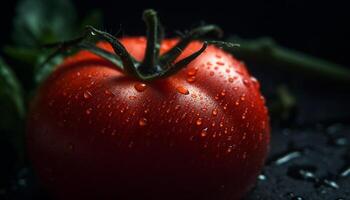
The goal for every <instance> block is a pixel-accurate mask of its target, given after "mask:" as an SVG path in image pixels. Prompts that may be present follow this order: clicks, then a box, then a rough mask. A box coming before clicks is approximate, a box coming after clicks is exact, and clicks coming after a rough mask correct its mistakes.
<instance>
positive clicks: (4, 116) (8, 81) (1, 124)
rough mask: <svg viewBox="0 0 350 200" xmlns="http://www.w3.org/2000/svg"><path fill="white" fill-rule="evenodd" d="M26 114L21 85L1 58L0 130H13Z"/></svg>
mask: <svg viewBox="0 0 350 200" xmlns="http://www.w3.org/2000/svg"><path fill="white" fill-rule="evenodd" d="M24 114H25V107H24V101H23V96H22V90H21V85H20V83H19V82H18V80H17V78H16V76H15V74H14V73H13V72H12V70H11V69H10V68H9V67H8V66H7V65H6V64H5V63H4V62H3V61H2V59H1V58H0V129H2V130H11V129H14V127H13V126H16V122H18V119H23V117H24Z"/></svg>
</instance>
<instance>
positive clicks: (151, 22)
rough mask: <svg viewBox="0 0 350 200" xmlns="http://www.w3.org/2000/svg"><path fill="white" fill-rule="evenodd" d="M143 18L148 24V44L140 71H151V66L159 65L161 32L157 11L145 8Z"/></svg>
mask: <svg viewBox="0 0 350 200" xmlns="http://www.w3.org/2000/svg"><path fill="white" fill-rule="evenodd" d="M143 20H144V21H145V23H146V26H147V46H146V52H145V58H144V60H143V62H142V64H141V65H140V67H139V69H140V71H149V70H151V69H150V68H153V67H156V66H157V65H158V56H159V48H160V39H159V37H160V34H159V28H158V18H157V13H156V12H155V11H154V10H152V9H149V10H145V11H144V13H143Z"/></svg>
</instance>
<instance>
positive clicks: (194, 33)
mask: <svg viewBox="0 0 350 200" xmlns="http://www.w3.org/2000/svg"><path fill="white" fill-rule="evenodd" d="M211 32H215V33H217V34H218V36H219V37H220V36H222V30H221V29H220V28H219V27H218V26H215V25H206V26H201V27H198V28H196V29H193V30H191V31H190V32H189V33H188V34H187V35H185V36H184V38H182V39H181V40H180V41H179V42H178V43H177V44H176V45H175V46H174V47H173V48H171V49H170V50H169V51H168V52H166V53H165V54H163V55H162V57H161V58H160V61H159V63H160V65H161V66H163V68H164V69H167V68H169V67H171V66H172V63H173V62H174V61H175V60H176V58H177V57H179V56H180V54H181V53H182V51H183V50H184V49H185V48H186V47H187V45H188V44H189V43H190V42H191V41H193V40H195V39H198V38H200V37H203V36H205V35H207V34H209V33H211Z"/></svg>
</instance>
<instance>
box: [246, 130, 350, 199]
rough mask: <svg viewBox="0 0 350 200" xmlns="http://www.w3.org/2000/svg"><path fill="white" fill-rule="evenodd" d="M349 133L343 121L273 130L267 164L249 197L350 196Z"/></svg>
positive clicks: (331, 197) (313, 197)
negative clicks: (340, 122) (341, 122)
mask: <svg viewBox="0 0 350 200" xmlns="http://www.w3.org/2000/svg"><path fill="white" fill-rule="evenodd" d="M349 133H350V126H345V125H343V124H332V125H322V124H317V125H315V126H314V127H307V128H291V129H282V130H275V131H273V133H272V134H273V135H272V136H273V137H272V141H271V142H272V143H271V152H270V156H269V159H268V161H267V165H266V166H265V168H264V170H263V172H262V175H260V176H259V178H258V182H257V185H256V187H255V188H254V189H253V191H252V192H251V193H250V194H249V195H248V197H247V198H246V199H247V200H255V199H291V200H297V199H334V200H335V199H349V197H350V173H349V167H350V147H349V142H350V134H349Z"/></svg>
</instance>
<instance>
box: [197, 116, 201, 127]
mask: <svg viewBox="0 0 350 200" xmlns="http://www.w3.org/2000/svg"><path fill="white" fill-rule="evenodd" d="M196 125H197V126H200V125H202V118H198V119H197V121H196Z"/></svg>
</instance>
